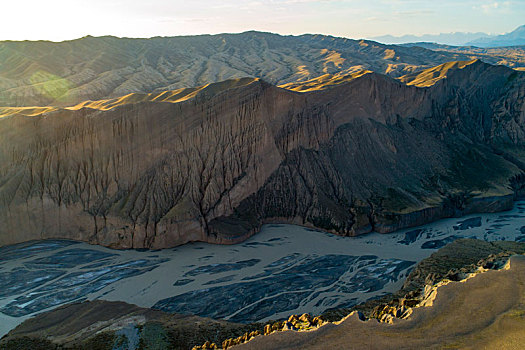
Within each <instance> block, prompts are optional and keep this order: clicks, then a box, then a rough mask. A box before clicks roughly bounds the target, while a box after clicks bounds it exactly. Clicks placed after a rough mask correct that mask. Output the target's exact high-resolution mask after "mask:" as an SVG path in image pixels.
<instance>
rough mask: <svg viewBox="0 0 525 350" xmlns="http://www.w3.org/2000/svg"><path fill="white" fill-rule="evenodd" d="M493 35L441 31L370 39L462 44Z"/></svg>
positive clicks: (401, 42) (391, 42) (392, 42)
mask: <svg viewBox="0 0 525 350" xmlns="http://www.w3.org/2000/svg"><path fill="white" fill-rule="evenodd" d="M490 37H491V35H490V34H487V33H482V32H477V33H463V32H455V33H440V34H423V35H402V36H393V35H381V36H375V37H371V38H369V39H370V40H374V41H378V42H381V43H385V44H407V43H416V42H430V43H439V44H445V45H454V46H462V45H465V43H468V42H470V41H474V40H478V39H481V38H490Z"/></svg>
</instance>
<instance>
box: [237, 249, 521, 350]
mask: <svg viewBox="0 0 525 350" xmlns="http://www.w3.org/2000/svg"><path fill="white" fill-rule="evenodd" d="M524 343H525V257H523V256H514V257H512V258H511V260H510V267H509V268H508V269H505V270H499V271H488V272H485V273H482V274H479V275H477V276H475V277H474V278H471V279H468V280H466V281H464V282H456V283H450V284H448V285H445V286H442V287H440V288H439V289H438V294H437V297H436V299H435V300H434V303H433V306H432V307H421V308H417V309H415V311H414V314H413V315H412V317H411V318H410V319H408V320H396V321H395V322H394V324H393V325H389V324H385V323H378V322H377V321H375V320H370V321H367V322H363V321H360V320H359V319H358V317H357V314H354V315H352V316H350V317H349V318H348V319H346V320H345V321H343V322H342V323H341V324H340V325H333V324H330V325H328V326H324V327H321V328H320V329H319V330H317V331H312V332H292V331H288V332H279V333H274V334H271V335H269V336H264V337H256V338H255V339H254V340H252V341H250V342H249V343H246V344H244V345H241V346H239V347H238V348H239V349H265V350H268V349H423V348H426V349H428V348H461V349H519V348H520V346H522V345H523V344H524Z"/></svg>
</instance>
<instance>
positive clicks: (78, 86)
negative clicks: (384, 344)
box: [0, 31, 525, 106]
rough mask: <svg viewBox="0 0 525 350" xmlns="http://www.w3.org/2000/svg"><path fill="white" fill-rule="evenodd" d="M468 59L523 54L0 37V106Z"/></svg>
mask: <svg viewBox="0 0 525 350" xmlns="http://www.w3.org/2000/svg"><path fill="white" fill-rule="evenodd" d="M418 46H419V45H418ZM429 48H430V47H429ZM430 49H432V48H430ZM471 59H482V60H483V61H485V62H487V63H490V64H504V65H507V66H509V67H512V68H516V67H524V66H525V53H524V52H523V51H520V52H513V53H512V54H507V53H506V52H498V51H494V52H491V53H490V54H486V53H476V52H468V51H466V52H457V51H454V50H452V49H443V48H440V49H439V50H438V51H435V50H434V51H433V50H428V49H425V48H421V47H401V46H394V45H385V44H380V43H377V42H374V41H367V40H352V39H347V38H336V37H332V36H326V35H301V36H282V35H278V34H272V33H262V32H254V31H251V32H245V33H240V34H219V35H199V36H185V37H183V36H181V37H162V38H161V37H157V38H151V39H130V38H116V37H110V36H107V37H90V36H88V37H84V38H81V39H77V40H72V41H65V42H59V43H54V42H46V41H36V42H35V41H33V42H31V41H23V42H16V41H5V42H0V62H1V63H0V106H46V105H54V106H56V105H60V106H67V105H75V104H78V103H80V102H82V101H86V100H100V99H107V98H113V97H118V96H123V95H126V94H129V93H135V92H140V93H150V92H160V91H165V90H174V89H179V88H188V87H193V86H200V85H204V84H208V83H214V82H219V81H223V80H226V79H236V78H243V77H256V78H261V79H263V80H265V81H267V82H269V83H271V84H275V85H282V84H288V83H295V82H304V81H307V80H310V79H314V78H318V77H320V76H322V75H325V74H332V75H333V74H337V75H341V76H342V75H347V74H352V73H355V72H360V71H362V70H371V71H374V72H377V73H383V74H387V75H389V76H392V77H399V76H402V75H404V74H408V73H412V72H414V71H416V70H420V69H426V68H430V67H434V66H437V65H439V64H442V63H445V62H449V61H465V60H471Z"/></svg>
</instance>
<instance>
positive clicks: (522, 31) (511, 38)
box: [466, 25, 525, 47]
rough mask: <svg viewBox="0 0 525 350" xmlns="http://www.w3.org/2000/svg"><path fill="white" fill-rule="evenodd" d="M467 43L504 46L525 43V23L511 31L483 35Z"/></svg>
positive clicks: (471, 44)
mask: <svg viewBox="0 0 525 350" xmlns="http://www.w3.org/2000/svg"><path fill="white" fill-rule="evenodd" d="M466 45H470V46H478V47H502V46H520V45H525V25H523V26H521V27H518V28H516V29H515V30H513V31H512V32H510V33H507V34H503V35H498V36H492V37H481V38H478V39H476V40H472V41H470V42H468V43H466Z"/></svg>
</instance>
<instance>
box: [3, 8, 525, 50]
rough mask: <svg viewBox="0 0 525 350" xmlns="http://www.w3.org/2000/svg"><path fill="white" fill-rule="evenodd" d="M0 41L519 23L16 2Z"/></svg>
mask: <svg viewBox="0 0 525 350" xmlns="http://www.w3.org/2000/svg"><path fill="white" fill-rule="evenodd" d="M2 15H3V16H2V19H1V21H0V40H52V41H62V40H69V39H75V38H79V37H83V36H86V35H92V36H102V35H114V36H119V37H141V38H144V37H152V36H176V35H195V34H217V33H237V32H243V31H247V30H259V31H268V32H274V33H279V34H293V35H297V34H304V33H316V34H317V33H318V34H328V35H334V36H341V37H348V38H355V39H359V38H369V37H373V36H378V35H385V34H391V35H396V36H398V35H404V34H416V35H421V34H438V33H450V32H485V33H490V34H501V33H505V32H510V31H512V30H514V29H515V28H516V27H518V26H520V25H523V24H525V0H509V1H492V0H466V1H462V0H245V1H233V0H140V1H137V0H47V1H46V0H22V1H21V0H18V1H8V2H3V3H2Z"/></svg>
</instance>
